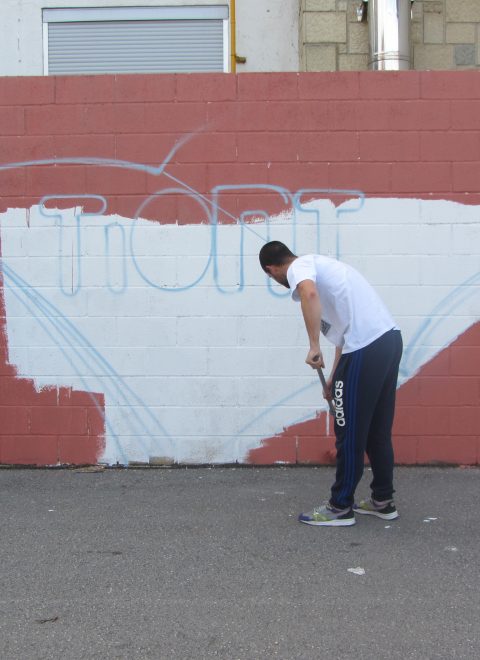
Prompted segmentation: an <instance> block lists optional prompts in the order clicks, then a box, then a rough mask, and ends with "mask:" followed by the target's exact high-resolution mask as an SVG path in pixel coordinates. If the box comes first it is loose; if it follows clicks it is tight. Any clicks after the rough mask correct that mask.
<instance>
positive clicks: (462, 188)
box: [0, 71, 480, 464]
mask: <svg viewBox="0 0 480 660" xmlns="http://www.w3.org/2000/svg"><path fill="white" fill-rule="evenodd" d="M188 133H195V139H194V140H191V141H189V142H187V143H186V144H184V145H183V146H182V148H181V149H180V150H179V151H178V153H176V154H175V155H174V156H173V158H172V159H171V161H170V164H169V169H168V171H169V173H170V174H172V175H174V176H177V177H178V178H180V179H182V180H183V181H185V182H187V183H189V184H190V185H191V186H192V187H193V188H195V190H196V191H198V192H200V193H202V194H204V195H209V194H210V191H211V189H212V188H213V187H214V186H218V185H222V184H229V185H232V184H242V183H245V184H251V183H252V182H262V183H270V184H272V185H278V186H285V187H286V188H288V189H289V190H293V191H294V190H298V189H300V188H308V187H315V188H318V187H322V188H348V189H352V188H354V189H360V190H362V191H364V192H365V193H366V194H367V195H369V196H375V197H379V196H385V197H420V198H424V199H437V198H438V199H448V200H453V201H459V202H461V203H463V204H480V76H479V75H478V73H476V72H473V71H465V72H413V71H412V72H405V73H399V74H396V73H388V74H382V73H377V72H361V73H333V74H330V73H328V74H243V75H239V76H233V75H216V74H209V75H198V74H196V75H157V76H148V75H145V76H144V75H135V76H94V77H81V76H72V77H59V78H53V77H52V78H40V77H39V78H25V77H24V78H3V79H0V165H4V164H7V163H19V162H26V161H34V160H35V161H38V160H42V159H52V158H57V159H62V158H68V159H72V158H85V157H87V158H94V157H96V158H106V159H112V160H113V159H117V160H125V161H133V162H138V163H142V164H149V165H152V166H153V165H155V166H158V165H160V164H161V163H162V162H163V160H164V159H165V158H166V156H167V154H168V153H169V151H170V150H171V148H172V146H173V145H174V144H175V142H176V141H177V140H179V139H181V138H182V137H184V136H185V135H186V134H188ZM297 155H298V159H297ZM170 183H171V186H172V187H173V186H174V185H175V183H174V181H173V180H170ZM159 187H165V180H162V183H161V185H159V178H158V176H155V175H154V174H148V173H145V172H143V171H138V172H132V171H126V170H123V169H120V168H115V167H109V168H105V167H100V166H99V167H95V166H92V165H88V166H86V165H85V164H83V163H81V162H77V163H75V162H69V163H63V164H61V165H55V166H53V165H51V164H50V165H37V166H25V167H15V168H11V169H3V170H1V169H0V211H3V210H5V209H7V208H29V207H30V206H32V205H34V204H38V202H39V200H40V199H41V197H43V196H44V195H59V194H64V195H65V194H79V193H82V192H83V193H85V194H90V195H92V194H98V195H104V196H105V197H106V198H107V200H108V208H107V211H106V213H120V214H122V215H124V216H127V217H134V215H135V212H136V211H137V209H138V208H139V207H140V205H141V204H142V202H143V201H144V200H145V199H146V198H147V197H148V196H149V195H150V194H152V193H154V192H155V191H156V190H158V188H159ZM64 204H65V205H68V206H72V200H68V202H64ZM283 204H284V203H283V202H282V200H281V199H280V197H279V196H278V195H272V194H269V195H266V194H264V193H261V192H258V191H257V192H255V191H252V192H251V194H250V193H249V194H242V195H238V194H235V193H232V194H231V195H224V196H223V197H222V207H223V208H224V209H225V210H226V211H228V212H230V213H232V214H233V215H235V216H238V215H239V214H240V213H241V212H242V211H243V210H247V209H252V208H259V207H261V208H266V209H268V210H269V211H270V212H271V213H277V212H279V211H281V210H282V207H283ZM86 210H89V209H88V208H87V209H86ZM142 215H143V216H144V217H148V218H150V219H152V220H157V219H158V207H157V208H156V204H155V203H154V202H153V203H151V204H149V205H148V206H147V207H146V208H145V210H144V212H143V214H142ZM162 219H163V221H165V222H171V221H176V220H177V219H179V221H180V222H185V223H190V222H201V221H202V214H201V209H200V208H199V206H198V204H196V203H195V202H192V200H191V199H189V198H187V197H186V196H184V195H179V194H171V195H169V196H168V197H167V198H165V197H163V198H162ZM220 221H222V222H228V221H229V218H228V216H227V215H225V217H222V218H220ZM0 324H1V325H0V428H1V431H0V463H24V464H52V463H57V462H59V463H72V464H78V463H94V462H95V461H96V460H97V459H98V457H99V456H100V455H101V451H102V446H103V445H102V443H103V434H104V422H103V416H102V414H101V413H100V412H99V410H98V408H97V407H96V406H95V405H94V403H93V402H92V400H91V398H90V396H89V395H88V394H86V393H82V392H72V391H70V390H68V389H65V388H60V389H58V390H57V389H52V390H46V391H42V392H36V391H35V389H34V387H33V383H32V382H31V381H29V380H26V379H22V378H18V377H17V375H16V373H15V370H14V368H13V367H12V366H10V365H9V364H8V363H7V346H6V339H5V337H6V335H5V311H4V301H3V296H2V294H1V290H0ZM465 392H467V393H468V394H465ZM95 396H96V400H97V404H98V406H99V407H100V409H101V408H103V406H104V402H103V396H102V395H101V394H98V395H95ZM479 406H480V326H479V324H476V325H475V326H473V327H472V328H471V329H470V330H469V331H467V332H466V333H465V334H464V335H463V336H462V337H460V338H459V339H458V341H456V342H455V343H454V344H453V345H452V346H450V347H448V348H447V349H446V350H445V351H444V352H443V353H441V354H440V355H439V356H437V357H436V358H435V359H434V360H432V362H430V363H429V364H428V365H426V366H425V367H424V368H423V369H422V370H421V372H420V373H419V374H418V375H417V376H416V377H415V378H414V379H413V380H412V381H410V382H408V383H407V384H406V385H405V386H404V387H402V388H401V390H400V391H399V397H398V414H397V419H396V423H395V444H396V451H397V460H398V461H399V462H401V463H416V462H418V463H425V462H436V461H444V462H453V463H466V464H474V463H478V462H479V460H480V440H479V427H480V418H479ZM281 448H283V449H281ZM250 458H251V461H252V462H258V463H265V462H267V463H270V462H272V461H274V460H277V459H280V460H289V461H291V462H294V461H298V462H307V463H308V462H321V463H323V462H330V461H331V460H332V459H333V441H332V438H331V437H329V436H327V435H326V419H325V415H323V416H321V417H319V418H318V420H315V421H313V422H308V423H305V424H302V425H298V426H297V427H292V428H290V429H288V430H286V431H285V433H284V434H282V436H279V437H278V438H274V439H271V440H268V441H266V442H265V443H264V447H263V448H262V449H258V450H256V451H254V452H252V454H251V457H250Z"/></svg>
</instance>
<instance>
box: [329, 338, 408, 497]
mask: <svg viewBox="0 0 480 660" xmlns="http://www.w3.org/2000/svg"><path fill="white" fill-rule="evenodd" d="M402 350H403V344H402V336H401V334H400V331H399V330H389V331H388V332H386V333H385V334H384V335H382V336H381V337H379V338H378V339H376V340H375V341H374V342H372V343H371V344H369V345H368V346H365V347H364V348H361V349H359V350H358V351H353V352H352V353H345V354H344V355H342V356H341V358H340V361H339V363H338V366H337V368H336V370H335V373H334V376H333V384H332V391H333V392H332V393H333V396H334V399H335V407H336V419H335V436H336V449H337V472H336V479H335V483H334V484H333V486H332V495H331V498H330V503H331V504H332V505H333V506H335V507H338V508H340V509H343V508H346V507H349V506H352V504H353V501H354V494H355V489H356V487H357V485H358V482H359V481H360V479H361V477H362V474H363V469H364V454H365V453H366V454H367V456H368V458H369V461H370V466H371V468H372V473H373V481H372V483H371V489H372V496H373V498H374V499H376V500H379V501H382V500H388V499H391V498H392V496H393V493H394V490H393V462H394V459H393V447H392V424H393V417H394V413H395V395H396V389H397V379H398V367H399V364H400V358H401V356H402Z"/></svg>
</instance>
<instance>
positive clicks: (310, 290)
mask: <svg viewBox="0 0 480 660" xmlns="http://www.w3.org/2000/svg"><path fill="white" fill-rule="evenodd" d="M297 291H298V295H299V296H300V304H301V307H302V314H303V320H304V321H305V328H306V329H307V334H308V340H309V342H310V350H309V351H308V353H307V357H306V359H305V362H306V363H307V364H309V365H310V366H311V367H312V368H313V369H318V368H319V367H324V366H325V363H324V361H323V355H322V351H321V350H320V327H321V321H322V306H321V303H320V298H319V296H318V291H317V287H316V286H315V282H313V281H312V280H302V282H299V284H298V285H297ZM314 358H317V359H316V360H315V359H314Z"/></svg>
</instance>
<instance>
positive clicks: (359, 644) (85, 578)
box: [0, 467, 480, 660]
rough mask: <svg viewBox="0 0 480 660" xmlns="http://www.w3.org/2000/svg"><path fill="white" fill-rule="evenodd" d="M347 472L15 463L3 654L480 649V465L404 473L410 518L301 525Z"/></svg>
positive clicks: (8, 514)
mask: <svg viewBox="0 0 480 660" xmlns="http://www.w3.org/2000/svg"><path fill="white" fill-rule="evenodd" d="M369 476H371V473H369V472H368V471H367V472H366V473H365V477H364V480H363V482H362V484H361V485H360V487H359V489H358V491H357V492H358V494H359V495H360V496H364V495H366V494H367V493H368V483H369ZM332 480H333V470H332V468H280V467H278V468H237V469H232V468H218V467H216V468H210V469H208V468H200V469H150V470H132V469H130V470H105V471H103V472H81V471H74V470H50V471H49V470H12V469H4V470H0V496H1V500H0V501H1V508H0V517H1V540H0V657H1V659H2V660H16V659H17V658H18V659H21V660H30V659H35V660H37V659H45V660H46V659H48V660H52V659H54V660H55V659H57V658H58V659H62V660H69V659H75V660H77V659H83V658H88V659H90V658H95V659H96V658H102V659H111V658H112V659H113V658H120V659H122V660H123V659H125V660H137V659H143V658H146V659H147V658H148V659H150V658H153V659H157V658H161V659H163V658H196V659H199V658H215V657H217V658H228V659H230V658H231V659H233V660H235V659H244V658H245V659H248V660H252V659H254V658H285V659H289V660H290V659H296V658H309V659H310V658H312V659H313V658H315V659H317V658H321V659H330V658H331V659H335V660H344V659H345V660H347V659H350V658H351V659H354V658H355V659H356V660H362V659H368V660H378V659H383V658H385V659H388V660H393V659H396V658H399V659H400V658H401V659H402V660H405V659H409V658H415V659H417V658H418V659H422V660H425V659H428V660H432V659H435V658H442V659H443V658H445V659H448V660H452V659H454V658H462V659H465V658H478V657H480V635H479V629H480V616H479V615H480V588H479V586H480V585H479V571H480V568H479V567H480V562H479V555H480V550H479V547H480V533H479V525H478V499H479V498H478V495H479V485H480V471H479V470H477V469H458V468H457V469H455V468H398V469H397V471H396V488H397V494H396V499H397V506H398V509H399V512H400V515H401V517H400V518H399V519H398V520H396V521H391V522H387V521H383V520H379V519H377V518H374V517H371V516H363V517H360V516H358V515H357V518H358V520H357V524H356V525H354V526H352V527H340V528H339V527H337V528H322V527H310V526H308V525H302V524H300V523H298V522H297V521H296V518H297V515H298V513H299V512H300V511H304V510H308V509H310V508H311V506H312V505H315V504H319V503H320V502H321V501H322V499H324V497H325V496H326V495H328V490H329V486H330V484H331V482H332ZM359 568H361V569H364V571H365V573H364V574H363V575H359V574H357V573H356V572H351V571H350V570H349V569H359ZM360 572H361V571H360Z"/></svg>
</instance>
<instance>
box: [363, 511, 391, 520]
mask: <svg viewBox="0 0 480 660" xmlns="http://www.w3.org/2000/svg"><path fill="white" fill-rule="evenodd" d="M355 513H360V514H361V515H362V516H377V518H381V519H382V520H395V518H398V511H393V512H392V513H380V512H379V511H365V509H355Z"/></svg>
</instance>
